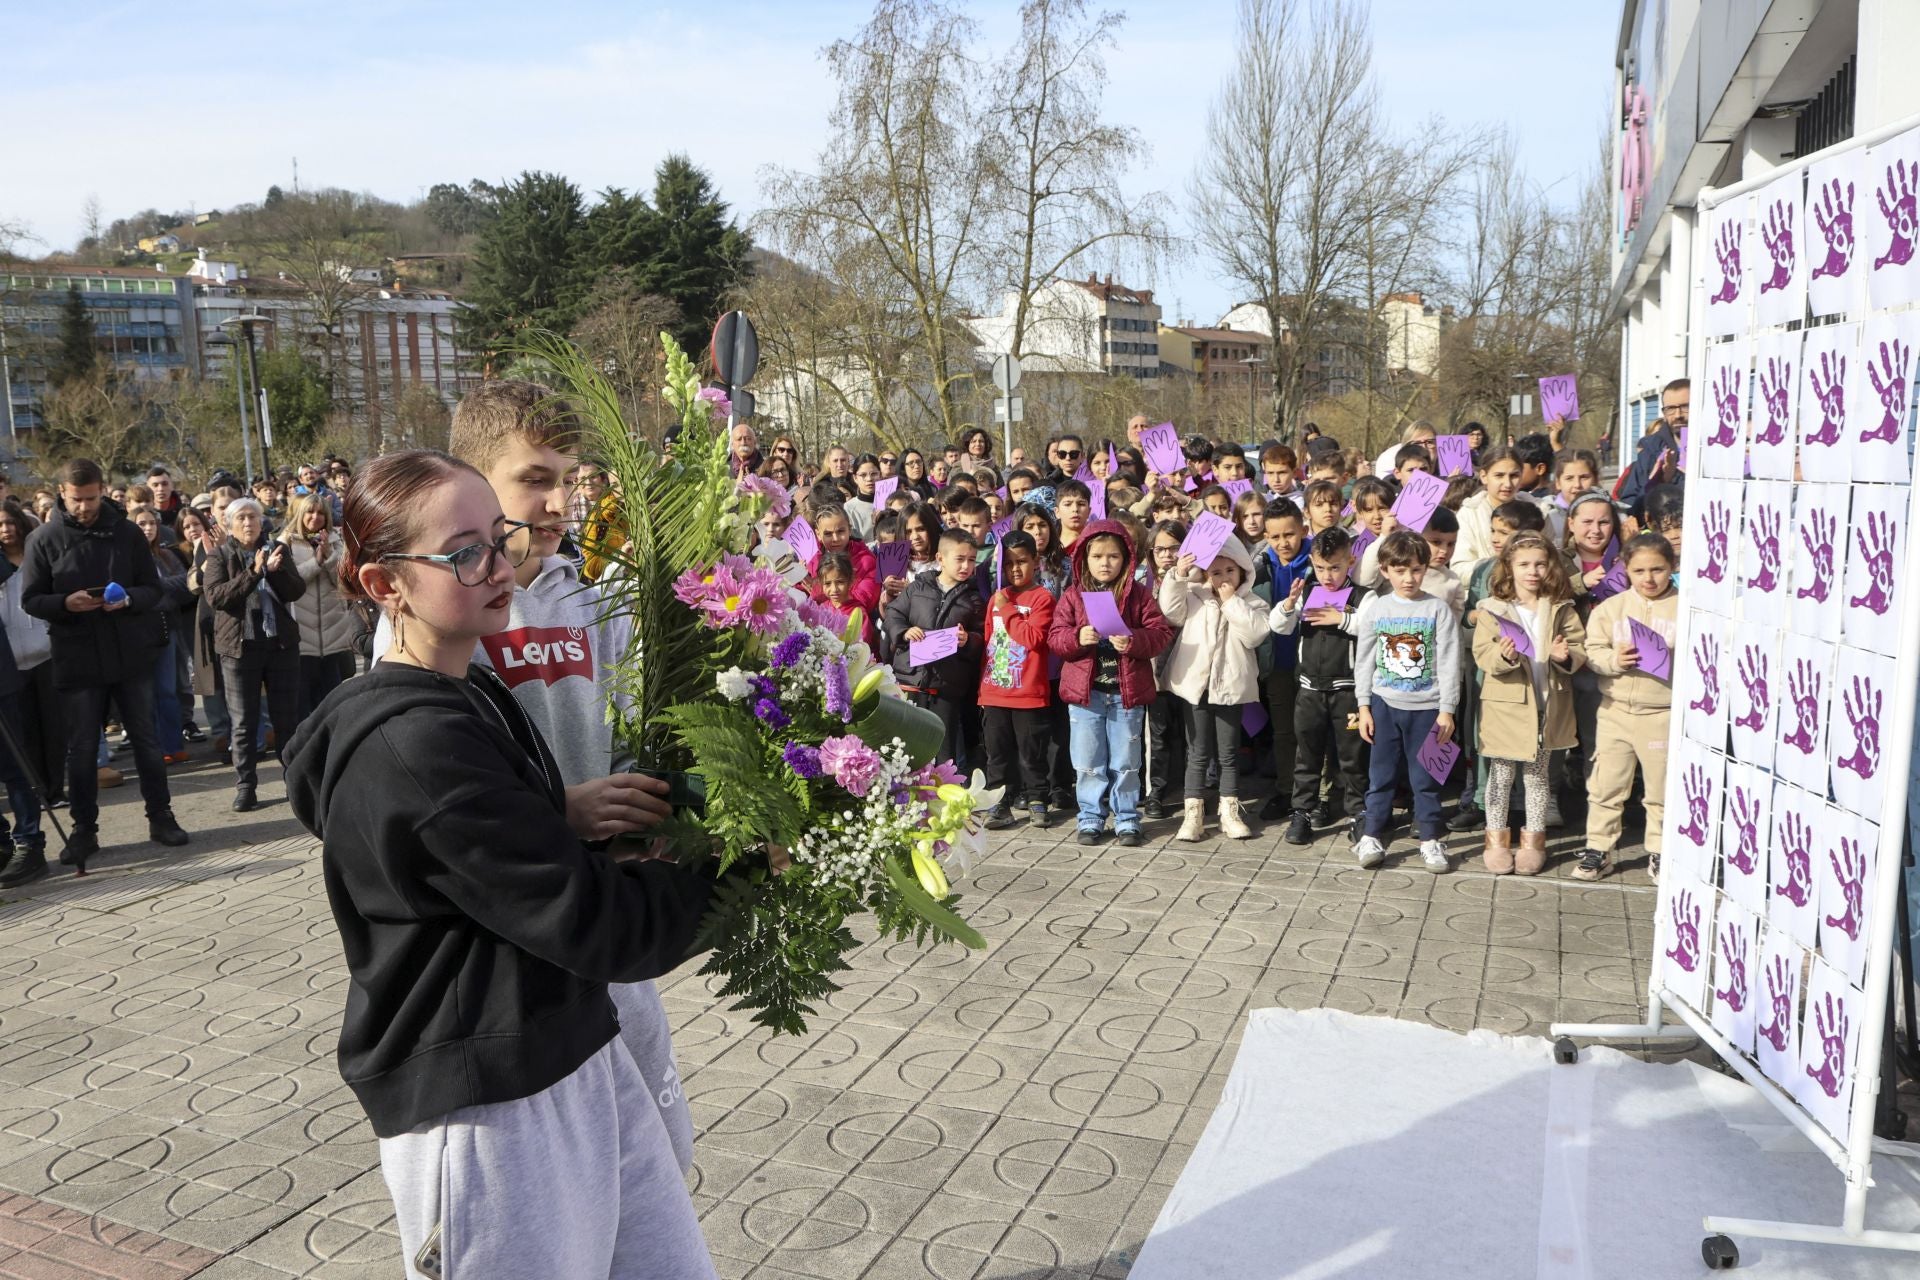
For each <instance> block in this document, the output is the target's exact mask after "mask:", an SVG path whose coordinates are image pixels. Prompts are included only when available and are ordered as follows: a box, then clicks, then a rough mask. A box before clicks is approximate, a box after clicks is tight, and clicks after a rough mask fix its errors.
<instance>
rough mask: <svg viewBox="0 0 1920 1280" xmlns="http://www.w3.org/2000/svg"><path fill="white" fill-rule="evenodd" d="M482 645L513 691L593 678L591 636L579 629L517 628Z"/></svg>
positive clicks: (496, 635)
mask: <svg viewBox="0 0 1920 1280" xmlns="http://www.w3.org/2000/svg"><path fill="white" fill-rule="evenodd" d="M480 643H481V644H482V645H484V646H486V650H487V660H488V661H489V662H491V663H492V664H493V669H494V671H496V672H497V673H499V676H500V678H501V679H502V680H504V681H505V682H506V685H507V687H508V688H509V689H517V688H519V687H520V686H521V685H523V684H525V683H526V682H527V681H529V680H538V681H539V682H540V683H542V684H547V685H551V684H555V683H557V682H559V681H561V680H564V679H566V678H567V677H568V676H582V677H585V678H586V679H588V680H591V679H593V653H592V651H591V646H590V645H589V643H588V640H587V633H586V632H584V631H582V630H580V629H579V628H577V627H515V628H514V629H513V630H511V631H500V632H496V633H495V634H493V635H490V636H488V637H486V638H485V639H483V640H482V641H481V642H480Z"/></svg>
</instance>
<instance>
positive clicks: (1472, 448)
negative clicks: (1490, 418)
mask: <svg viewBox="0 0 1920 1280" xmlns="http://www.w3.org/2000/svg"><path fill="white" fill-rule="evenodd" d="M1461 434H1462V435H1464V436H1466V438H1467V450H1468V452H1470V453H1471V454H1473V465H1474V467H1475V469H1476V470H1477V469H1478V468H1479V466H1480V455H1481V454H1482V453H1485V452H1486V449H1487V428H1486V424H1485V423H1481V422H1469V423H1468V424H1467V425H1466V426H1465V427H1464V428H1462V430H1461Z"/></svg>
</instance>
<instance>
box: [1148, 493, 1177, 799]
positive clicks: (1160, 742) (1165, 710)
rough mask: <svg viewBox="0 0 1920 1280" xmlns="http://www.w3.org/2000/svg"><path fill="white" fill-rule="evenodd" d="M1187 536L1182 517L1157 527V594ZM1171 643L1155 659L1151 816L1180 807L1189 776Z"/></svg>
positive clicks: (1153, 566)
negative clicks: (1171, 672)
mask: <svg viewBox="0 0 1920 1280" xmlns="http://www.w3.org/2000/svg"><path fill="white" fill-rule="evenodd" d="M1186 540H1187V525H1186V522H1185V521H1182V520H1162V521H1161V522H1160V523H1159V524H1157V525H1155V526H1154V527H1153V533H1152V535H1151V536H1150V537H1149V539H1148V542H1147V545H1148V546H1149V547H1151V548H1152V549H1153V553H1152V556H1151V557H1150V563H1149V564H1148V565H1147V566H1146V567H1147V568H1149V569H1150V571H1151V577H1149V579H1148V582H1149V584H1150V585H1151V586H1152V588H1153V590H1154V593H1155V595H1156V596H1157V595H1158V594H1159V590H1160V583H1161V582H1162V581H1163V580H1164V579H1165V578H1166V577H1167V575H1168V574H1170V573H1172V572H1173V567H1174V566H1175V565H1176V564H1178V563H1179V562H1180V544H1181V543H1183V542H1185V541H1186ZM1172 652H1173V650H1172V646H1168V648H1167V649H1166V650H1164V651H1163V652H1162V653H1161V654H1160V656H1159V657H1158V658H1156V659H1154V664H1153V669H1154V678H1155V680H1156V682H1157V686H1158V688H1159V692H1158V693H1157V694H1156V695H1155V696H1154V699H1153V702H1152V703H1151V704H1149V705H1148V707H1147V761H1146V792H1145V796H1146V798H1145V799H1144V800H1142V801H1141V802H1140V811H1141V812H1142V813H1144V814H1145V815H1146V816H1147V817H1149V818H1164V817H1166V816H1167V813H1168V811H1169V810H1171V809H1173V808H1177V807H1178V801H1176V800H1175V798H1174V790H1175V788H1177V787H1180V786H1182V785H1184V783H1185V781H1186V776H1187V724H1186V712H1185V710H1184V706H1183V704H1182V703H1181V701H1180V699H1179V698H1178V697H1177V696H1175V694H1174V692H1173V690H1172V689H1171V688H1169V687H1168V685H1167V660H1168V658H1169V657H1171V656H1172Z"/></svg>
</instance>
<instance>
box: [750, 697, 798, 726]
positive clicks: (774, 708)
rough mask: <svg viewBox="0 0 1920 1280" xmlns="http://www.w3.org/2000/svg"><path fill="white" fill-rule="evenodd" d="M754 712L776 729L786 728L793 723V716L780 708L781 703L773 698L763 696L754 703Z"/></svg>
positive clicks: (763, 721) (761, 720)
mask: <svg viewBox="0 0 1920 1280" xmlns="http://www.w3.org/2000/svg"><path fill="white" fill-rule="evenodd" d="M753 714H754V715H756V716H758V717H759V718H760V722H761V723H762V724H765V725H767V726H769V727H770V728H774V729H784V728H786V727H787V726H788V725H790V724H792V723H793V718H792V717H791V716H789V715H788V714H787V713H786V712H784V711H782V710H781V709H780V704H779V703H777V702H775V701H774V700H773V699H772V698H762V699H760V701H758V702H756V703H754V704H753Z"/></svg>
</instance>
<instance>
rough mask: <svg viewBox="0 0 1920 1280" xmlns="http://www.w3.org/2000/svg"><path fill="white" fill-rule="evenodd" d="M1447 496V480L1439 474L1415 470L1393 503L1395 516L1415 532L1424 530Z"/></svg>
mask: <svg viewBox="0 0 1920 1280" xmlns="http://www.w3.org/2000/svg"><path fill="white" fill-rule="evenodd" d="M1446 496H1447V482H1446V481H1445V480H1442V479H1441V478H1440V477H1439V476H1436V475H1429V474H1428V473H1427V472H1425V471H1415V472H1414V473H1413V474H1411V475H1409V476H1408V477H1407V483H1406V486H1405V487H1404V488H1403V489H1401V490H1400V497H1399V498H1398V499H1397V500H1396V501H1395V502H1394V504H1393V514H1394V518H1395V519H1397V520H1398V521H1399V522H1400V523H1401V524H1402V525H1405V526H1406V527H1407V528H1409V529H1411V530H1413V531H1414V532H1415V533H1420V532H1422V531H1424V530H1425V529H1426V527H1427V521H1429V520H1431V519H1432V518H1433V513H1434V510H1435V509H1436V508H1438V507H1439V505H1440V500H1441V499H1442V498H1444V497H1446Z"/></svg>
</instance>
